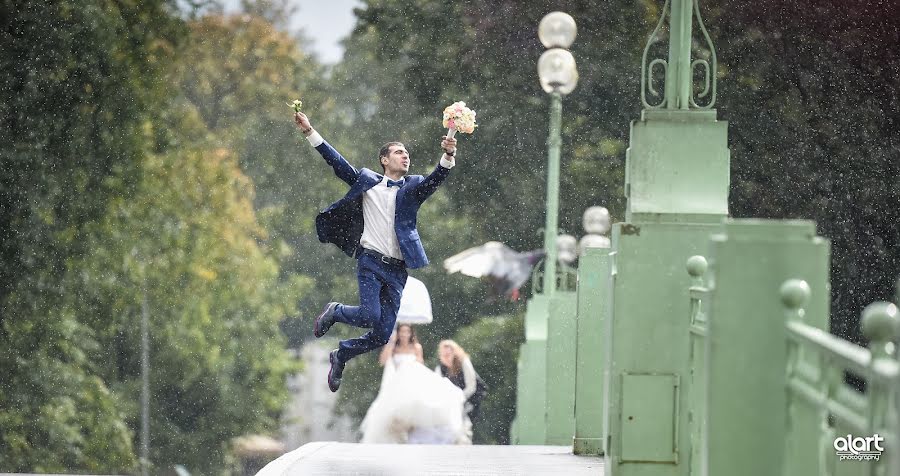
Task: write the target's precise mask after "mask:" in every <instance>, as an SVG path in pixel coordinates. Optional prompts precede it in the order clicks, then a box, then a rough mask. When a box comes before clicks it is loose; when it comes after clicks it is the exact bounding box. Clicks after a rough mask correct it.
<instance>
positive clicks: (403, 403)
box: [360, 354, 471, 444]
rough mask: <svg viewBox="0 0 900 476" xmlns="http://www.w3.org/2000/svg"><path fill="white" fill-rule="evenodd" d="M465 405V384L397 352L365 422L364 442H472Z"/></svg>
mask: <svg viewBox="0 0 900 476" xmlns="http://www.w3.org/2000/svg"><path fill="white" fill-rule="evenodd" d="M464 403H465V397H464V396H463V393H462V390H460V389H459V387H457V386H456V385H453V383H452V382H450V380H447V379H446V378H444V377H442V376H440V375H438V374H436V373H434V372H433V371H431V370H429V369H428V368H427V367H425V366H424V365H422V364H420V363H419V362H418V361H417V360H416V356H415V355H413V354H394V356H393V357H392V358H391V359H389V360H388V361H387V362H386V363H385V366H384V373H383V375H382V378H381V388H380V390H379V391H378V396H377V397H375V401H373V402H372V405H371V406H370V407H369V411H368V412H366V417H365V418H364V419H363V421H362V424H361V425H360V431H362V443H415V444H470V443H471V440H470V439H469V437H468V435H467V428H466V424H465V418H464V415H465V414H464V412H463V405H464Z"/></svg>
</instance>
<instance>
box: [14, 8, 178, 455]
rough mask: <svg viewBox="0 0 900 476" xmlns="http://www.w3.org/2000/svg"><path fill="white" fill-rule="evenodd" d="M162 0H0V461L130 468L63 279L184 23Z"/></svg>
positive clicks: (133, 168) (116, 414) (126, 445)
mask: <svg viewBox="0 0 900 476" xmlns="http://www.w3.org/2000/svg"><path fill="white" fill-rule="evenodd" d="M171 6H172V4H171V3H170V2H167V1H146V2H139V3H134V2H119V1H113V0H90V1H86V2H72V1H55V2H50V3H48V2H32V1H24V2H22V1H20V2H11V1H5V2H2V3H0V42H2V44H3V45H4V48H3V51H2V52H0V65H2V71H3V73H2V74H0V347H2V348H3V349H4V352H3V353H2V355H0V427H2V428H3V432H2V435H0V470H7V471H25V472H68V471H69V470H71V469H79V468H80V469H82V470H85V471H91V472H119V471H129V470H130V469H131V468H132V467H133V466H132V465H133V463H134V455H133V452H132V446H131V443H130V432H129V430H128V428H127V427H126V426H125V425H124V424H123V416H122V412H121V410H120V408H119V406H118V405H117V401H116V400H115V396H114V395H112V394H111V393H110V391H109V388H108V384H107V382H105V381H103V380H102V379H98V378H97V377H96V376H95V364H94V363H93V362H90V361H89V360H88V359H87V354H88V353H89V352H90V351H91V350H92V349H93V348H94V346H95V343H96V340H95V337H94V335H93V333H92V329H91V327H90V326H89V325H86V324H85V323H83V322H82V317H83V315H81V314H80V313H78V312H77V311H73V310H72V309H68V308H66V307H65V306H64V305H63V301H64V300H65V298H66V296H67V295H68V294H69V293H73V292H75V293H77V292H78V291H79V290H78V289H70V288H67V287H66V286H65V284H64V281H65V278H64V277H65V274H66V270H67V264H68V262H69V260H71V259H78V258H79V257H81V256H83V255H84V254H85V253H86V252H87V251H88V250H87V248H86V247H85V244H86V241H85V239H84V238H85V234H86V230H85V229H86V227H87V226H89V224H90V223H91V222H92V221H93V220H96V219H97V218H98V217H100V216H102V214H103V213H104V211H105V209H106V205H107V203H108V200H109V198H110V197H111V196H114V195H115V194H117V193H121V192H122V191H123V190H127V188H128V187H129V186H131V185H132V184H133V183H134V181H135V180H136V177H137V176H138V175H139V170H138V167H137V164H138V162H139V160H138V158H139V157H140V155H141V153H142V150H143V148H144V147H145V145H146V141H145V139H144V137H143V135H142V132H141V127H142V125H143V121H144V120H145V119H147V118H148V117H150V116H152V114H153V113H154V111H156V110H157V109H155V106H156V105H158V100H159V98H160V93H161V91H160V83H159V82H158V80H159V78H160V74H161V71H163V70H164V69H165V68H166V65H167V64H168V61H169V58H170V54H169V53H170V51H171V50H172V48H173V45H174V44H176V43H177V42H178V40H179V38H180V34H181V22H180V21H179V20H178V19H177V18H175V17H173V16H172V15H170V8H171ZM110 179H117V182H116V183H117V184H118V188H117V187H114V186H112V185H111V184H110Z"/></svg>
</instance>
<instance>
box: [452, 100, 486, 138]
mask: <svg viewBox="0 0 900 476" xmlns="http://www.w3.org/2000/svg"><path fill="white" fill-rule="evenodd" d="M443 124H444V127H446V128H447V129H448V130H447V137H453V136H454V135H456V131H459V132H462V133H465V134H471V133H473V132H475V128H476V127H478V126H477V125H476V124H475V111H473V110H471V109H469V108H467V107H466V103H464V102H462V101H457V102H455V103H453V104H451V105H449V106H447V107H445V108H444V122H443Z"/></svg>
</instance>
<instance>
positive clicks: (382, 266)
mask: <svg viewBox="0 0 900 476" xmlns="http://www.w3.org/2000/svg"><path fill="white" fill-rule="evenodd" d="M356 269H357V271H356V274H357V278H358V279H359V306H346V305H341V306H339V307H338V309H337V310H336V311H335V313H334V318H335V320H336V321H337V322H343V323H344V324H349V325H351V326H354V327H362V328H364V329H371V330H370V331H369V332H367V333H366V334H364V335H363V336H362V337H357V338H356V339H347V340H342V341H341V343H340V346H339V347H338V354H337V357H338V359H340V360H341V361H342V362H346V361H348V360H350V359H352V358H353V357H356V356H357V355H359V354H364V353H366V352H368V351H370V350H373V349H377V348H379V347H381V346H383V345H385V344H387V343H388V340H389V339H390V338H391V333H392V332H393V331H394V324H395V323H396V322H397V311H398V310H399V309H400V297H401V296H402V295H403V288H404V287H405V286H406V278H407V277H408V274H407V272H406V268H405V267H403V266H397V265H392V264H386V263H382V262H381V260H379V259H378V258H376V257H374V256H371V255H368V254H360V255H359V259H358V262H357V268H356Z"/></svg>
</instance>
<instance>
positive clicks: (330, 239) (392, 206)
mask: <svg viewBox="0 0 900 476" xmlns="http://www.w3.org/2000/svg"><path fill="white" fill-rule="evenodd" d="M294 120H295V121H296V123H297V126H298V127H299V128H300V131H301V132H303V135H305V136H306V139H307V140H308V141H309V143H310V145H312V146H313V147H315V148H316V150H317V151H319V154H321V155H322V158H323V159H325V162H326V163H328V165H330V166H331V167H332V168H333V169H334V173H335V175H337V176H338V178H340V179H341V180H343V181H344V182H346V183H347V185H349V186H350V191H348V192H347V194H346V195H344V197H343V198H341V199H340V200H338V201H337V202H335V203H333V204H331V206H329V207H328V208H326V209H325V210H324V211H322V212H321V213H319V215H318V216H317V217H316V233H317V234H318V236H319V241H321V242H322V243H334V244H335V245H337V246H338V248H340V249H341V250H342V251H343V252H344V253H346V254H347V255H348V256H350V257H352V258H356V259H357V260H358V263H357V278H358V280H359V306H348V305H344V304H341V303H337V302H330V303H328V304H327V305H326V306H325V310H324V311H322V314H320V315H319V316H318V317H317V318H316V320H315V324H314V330H313V332H314V334H315V336H316V337H322V336H323V335H325V333H326V332H328V329H330V328H331V326H332V325H333V324H334V323H335V322H342V323H344V324H348V325H351V326H355V327H362V328H366V329H371V330H370V331H369V332H367V333H365V334H364V335H363V336H361V337H358V338H356V339H348V340H343V341H341V342H340V345H339V347H338V348H337V349H335V350H333V351H331V354H329V361H330V362H331V370H329V371H328V388H329V389H331V391H332V392H336V391H337V389H338V387H339V386H340V385H341V377H342V375H343V372H344V365H345V364H346V363H347V361H348V360H350V359H352V358H353V357H356V356H357V355H360V354H363V353H366V352H369V351H371V350H373V349H377V348H379V347H381V346H383V345H384V344H386V343H387V342H388V339H390V336H391V332H392V331H393V330H394V324H395V323H396V321H397V310H398V309H399V308H400V296H401V295H402V294H403V287H404V286H405V285H406V277H407V273H406V269H407V268H412V269H415V268H421V267H424V266H425V265H427V264H428V257H426V256H425V249H424V248H423V247H422V241H421V240H420V239H419V232H418V231H417V230H416V215H417V214H418V212H419V207H420V206H421V205H422V203H423V202H425V200H427V199H428V197H430V196H431V194H433V193H434V192H435V190H437V188H438V186H439V185H440V184H441V183H442V182H443V181H444V179H446V178H447V175H449V174H450V169H451V168H453V166H454V165H455V161H454V155H455V154H456V139H453V138H447V137H446V136H444V137H442V138H441V139H442V140H441V148H442V149H443V150H444V154H443V155H442V156H441V160H440V163H439V164H438V165H437V167H435V169H434V171H433V172H431V175H429V176H428V177H423V176H421V175H406V173H407V172H409V164H410V158H409V152H407V151H406V148H405V147H404V146H403V144H402V143H400V142H388V143H387V144H385V145H383V146H382V147H381V150H380V151H379V153H378V160H379V162H380V163H381V167H382V172H383V173H382V174H379V173H376V172H374V171H372V170H369V169H367V168H362V169H359V170H357V169H356V168H354V167H353V166H352V165H350V163H348V162H347V160H345V159H344V158H343V157H342V156H341V154H339V153H338V151H336V150H335V149H334V148H333V147H331V145H330V144H328V142H325V140H324V139H322V136H321V135H319V133H318V132H316V130H315V129H313V127H312V125H311V124H310V122H309V118H308V117H306V115H305V114H303V113H302V112H298V113H296V114H295V115H294Z"/></svg>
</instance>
